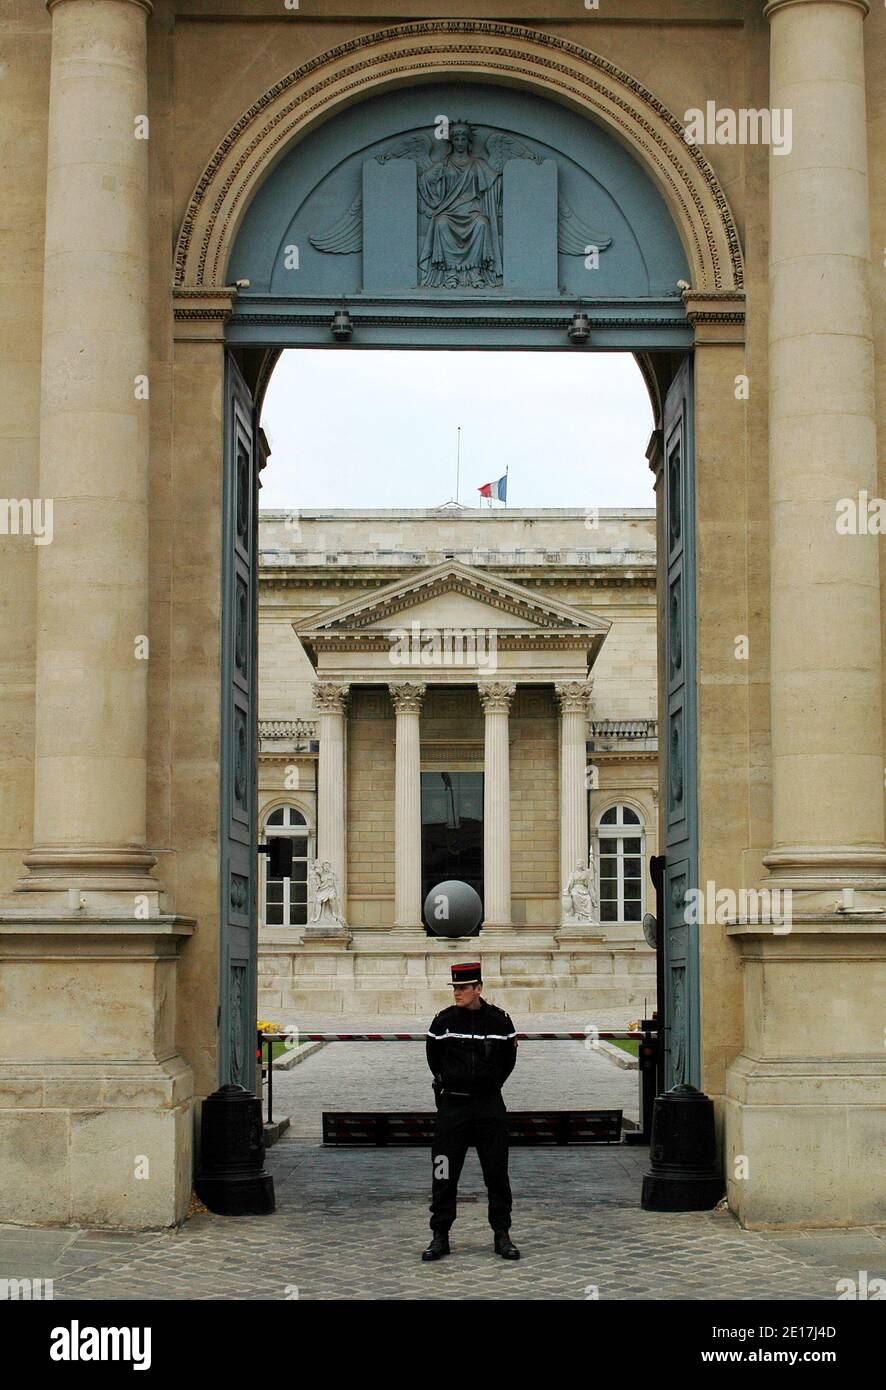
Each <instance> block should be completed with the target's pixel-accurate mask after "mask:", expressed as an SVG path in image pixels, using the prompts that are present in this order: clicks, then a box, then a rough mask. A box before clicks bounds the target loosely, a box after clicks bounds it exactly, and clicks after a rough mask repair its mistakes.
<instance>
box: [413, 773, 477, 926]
mask: <svg viewBox="0 0 886 1390" xmlns="http://www.w3.org/2000/svg"><path fill="white" fill-rule="evenodd" d="M453 878H454V879H459V880H460V881H461V882H462V883H469V884H470V885H471V887H472V888H474V889H476V891H477V892H478V893H479V895H480V900H481V902H482V900H483V773H482V772H423V773H422V775H421V882H422V902H424V900H425V898H426V897H427V895H428V893H430V891H431V889H432V888H435V887H436V886H437V884H438V883H444V882H445V881H446V880H447V879H453ZM479 930H480V928H479V927H478V928H477V931H478V932H479ZM425 931H428V927H427V924H425ZM472 934H473V935H476V933H472Z"/></svg>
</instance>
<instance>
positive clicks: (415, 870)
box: [388, 681, 427, 931]
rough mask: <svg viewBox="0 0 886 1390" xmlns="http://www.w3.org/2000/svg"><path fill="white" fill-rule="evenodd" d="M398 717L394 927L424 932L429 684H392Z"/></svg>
mask: <svg viewBox="0 0 886 1390" xmlns="http://www.w3.org/2000/svg"><path fill="white" fill-rule="evenodd" d="M388 690H389V691H390V694H391V700H392V701H393V704H394V710H395V713H396V719H397V751H396V771H395V778H394V926H395V928H396V929H397V930H399V931H420V930H421V928H422V915H421V914H422V900H421V737H420V725H419V715H420V713H421V702H422V698H423V696H424V693H425V691H426V690H427V686H426V685H421V684H419V683H418V682H416V681H402V682H399V683H397V684H395V685H389V686H388Z"/></svg>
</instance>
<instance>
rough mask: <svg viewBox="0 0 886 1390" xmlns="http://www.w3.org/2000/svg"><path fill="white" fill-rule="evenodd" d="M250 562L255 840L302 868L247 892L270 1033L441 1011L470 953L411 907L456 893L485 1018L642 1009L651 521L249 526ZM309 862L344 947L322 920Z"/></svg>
mask: <svg viewBox="0 0 886 1390" xmlns="http://www.w3.org/2000/svg"><path fill="white" fill-rule="evenodd" d="M259 546H260V551H259V553H260V559H261V568H260V574H259V740H260V742H259V750H260V752H259V824H260V832H261V833H262V834H263V836H267V837H269V838H274V837H276V836H282V835H285V836H287V837H288V838H290V839H291V840H292V843H293V850H294V861H293V874H292V876H291V877H287V878H286V879H283V880H276V879H271V878H269V876H268V873H267V871H266V870H265V871H263V872H262V875H261V879H260V917H259V924H260V925H259V964H258V969H259V994H258V1007H259V1012H260V1013H261V1015H262V1017H267V1018H269V1019H273V1020H275V1021H278V1020H279V1021H281V1022H283V1021H285V1022H298V1021H300V1020H304V1019H306V1018H307V1019H309V1018H310V1016H311V1015H312V1014H314V1015H318V1016H322V1015H324V1014H325V1015H332V1016H333V1017H334V1016H336V1015H343V1016H344V1017H345V1019H347V1018H352V1019H358V1018H365V1017H366V1016H369V1017H373V1016H375V1015H377V1014H382V1015H385V1014H387V1015H388V1016H391V1017H393V1016H397V1015H409V1014H413V1013H418V1014H419V1015H427V1013H428V1011H429V1010H431V1011H436V1010H437V1009H438V1008H440V1007H443V1006H445V1004H446V1003H447V1002H448V999H449V996H448V993H447V988H448V980H449V959H450V957H451V956H452V952H453V951H455V952H456V953H457V952H459V951H460V952H463V951H464V949H465V944H464V941H460V940H457V939H455V940H453V939H450V938H446V937H443V936H440V935H439V934H437V933H436V932H435V930H434V923H433V919H432V918H431V919H429V917H428V914H427V913H426V912H425V911H424V903H425V900H426V898H427V895H428V893H429V892H431V891H432V890H433V888H434V887H435V886H436V885H438V884H439V883H441V882H446V881H449V880H452V879H455V880H456V881H461V882H468V883H470V884H471V885H472V886H473V887H474V889H475V891H476V892H477V893H478V895H479V896H480V898H481V901H482V904H483V919H482V927H481V928H480V932H479V935H478V937H477V941H476V943H475V945H474V946H473V947H472V949H474V950H476V951H478V952H479V954H480V956H481V959H482V960H483V962H484V971H485V978H486V982H487V988H488V989H489V990H490V992H491V994H493V995H494V997H495V998H496V999H497V1000H499V1002H500V1003H501V1005H502V1007H507V1008H508V1009H510V1010H511V1011H513V1012H514V1013H515V1014H517V1015H521V1014H527V1015H528V1014H530V1013H532V1012H536V1013H555V1012H561V1013H562V1012H563V1011H564V1010H569V1011H571V1012H570V1017H575V1018H577V1019H581V1018H586V1019H587V1020H595V1021H597V1022H598V1024H599V1023H600V1022H603V1023H606V1022H609V1023H611V1024H613V1026H623V1025H624V1024H625V1023H626V1022H627V1021H628V1020H629V1019H630V1018H635V1017H638V1016H639V1014H641V1013H642V1012H643V1011H644V1010H651V1009H653V1008H654V1007H655V1001H656V981H655V956H654V952H653V951H651V950H650V948H649V946H648V944H647V942H646V940H645V938H644V936H643V932H642V927H641V922H642V918H643V914H644V912H645V911H646V910H647V908H648V907H649V906H650V905H651V906H652V907H653V908H654V903H653V901H652V899H653V892H652V884H651V881H650V879H649V873H648V863H647V860H648V858H649V856H650V855H652V854H655V853H656V852H657V845H658V810H657V805H658V739H657V708H658V702H657V691H656V666H657V646H656V623H657V613H656V584H655V580H656V564H655V514H654V512H644V511H641V510H636V511H633V512H631V511H628V512H607V511H600V510H599V509H593V510H588V509H575V510H572V511H570V510H568V509H555V508H551V509H548V510H542V511H525V510H520V509H517V510H514V509H510V508H506V509H505V508H499V509H495V510H493V509H484V510H477V509H474V510H471V509H468V508H461V507H457V506H454V505H453V506H444V507H440V508H436V509H430V510H427V511H421V510H412V511H403V512H399V513H398V512H395V511H369V512H363V513H360V512H348V511H335V510H333V511H323V512H310V511H309V512H305V511H301V512H299V513H298V514H297V516H296V517H293V515H292V514H287V513H285V512H279V513H273V512H264V513H262V514H261V517H260V522H259ZM318 847H323V854H324V857H325V858H327V859H328V860H329V862H330V863H331V865H332V868H333V870H334V872H335V874H336V879H337V883H338V886H339V890H340V896H341V907H342V911H341V917H342V922H341V923H340V924H334V923H329V922H327V923H326V924H325V925H323V924H320V923H319V922H317V921H315V920H314V919H315V918H319V916H320V913H319V911H318V905H317V901H316V891H315V884H316V875H315V874H314V873H313V872H312V868H313V865H314V864H315V862H316V859H317V855H318ZM589 854H590V855H592V859H593V865H594V871H595V878H596V885H597V899H598V901H597V902H596V903H595V904H594V907H593V910H592V911H587V912H586V913H585V916H586V917H587V920H581V919H578V918H577V917H576V914H575V912H574V911H573V906H574V905H573V904H572V902H571V899H570V898H568V897H567V898H565V899H564V892H565V890H566V888H567V885H568V884H569V881H570V878H571V876H572V874H573V872H574V871H575V869H576V866H578V865H580V866H582V868H584V867H585V866H587V863H588V858H589ZM592 919H593V920H592Z"/></svg>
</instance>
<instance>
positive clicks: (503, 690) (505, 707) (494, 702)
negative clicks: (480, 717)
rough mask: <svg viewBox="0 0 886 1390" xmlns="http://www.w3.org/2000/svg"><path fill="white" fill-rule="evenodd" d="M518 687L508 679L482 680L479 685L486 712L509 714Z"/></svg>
mask: <svg viewBox="0 0 886 1390" xmlns="http://www.w3.org/2000/svg"><path fill="white" fill-rule="evenodd" d="M516 691H517V687H516V685H514V684H513V683H509V682H507V681H481V682H479V683H478V685H477V693H478V694H479V696H480V704H481V705H482V706H483V713H484V714H507V713H508V712H509V710H510V708H511V701H512V700H513V698H514V695H515V694H516Z"/></svg>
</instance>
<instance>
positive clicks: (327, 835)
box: [304, 681, 350, 940]
mask: <svg viewBox="0 0 886 1390" xmlns="http://www.w3.org/2000/svg"><path fill="white" fill-rule="evenodd" d="M347 699H348V686H347V685H345V684H342V683H340V682H336V681H330V682H327V681H321V682H320V683H319V684H318V685H316V686H315V687H314V707H315V709H316V710H317V712H318V714H319V716H320V718H319V729H318V738H319V743H320V755H319V763H318V767H317V858H318V859H319V860H320V862H321V863H323V862H327V861H328V863H329V864H331V865H332V870H333V872H334V874H335V882H336V886H337V888H338V897H339V908H340V914H341V923H340V924H339V925H338V926H333V925H326V924H324V925H314V926H311V924H310V922H309V924H308V926H307V927H306V928H305V931H304V936H305V939H306V940H310V939H313V938H314V937H317V936H322V937H323V938H324V939H327V938H328V939H333V940H334V939H337V938H342V939H347V940H349V939H350V932H349V931H348V929H347V925H346V909H347V849H346V837H345V813H346V795H345V709H346V706H347ZM313 906H314V905H313V903H311V904H309V911H312V910H313Z"/></svg>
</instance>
